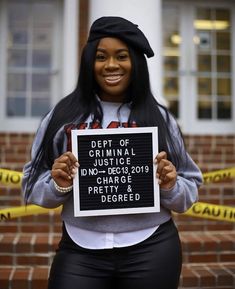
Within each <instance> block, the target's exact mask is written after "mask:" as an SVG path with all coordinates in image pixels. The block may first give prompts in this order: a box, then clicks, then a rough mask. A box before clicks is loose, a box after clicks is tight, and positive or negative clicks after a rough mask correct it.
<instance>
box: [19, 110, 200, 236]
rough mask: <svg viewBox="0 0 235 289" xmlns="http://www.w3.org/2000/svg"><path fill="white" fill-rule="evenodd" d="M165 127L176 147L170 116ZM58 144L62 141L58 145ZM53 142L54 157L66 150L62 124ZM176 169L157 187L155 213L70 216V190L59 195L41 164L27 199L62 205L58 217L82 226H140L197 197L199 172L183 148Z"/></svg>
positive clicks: (180, 209) (155, 221)
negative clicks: (168, 183)
mask: <svg viewBox="0 0 235 289" xmlns="http://www.w3.org/2000/svg"><path fill="white" fill-rule="evenodd" d="M50 115H51V113H50V114H49V115H48V116H47V117H46V118H45V119H44V120H43V121H42V123H41V125H40V127H39V129H38V131H37V134H36V137H35V140H34V143H33V146H32V156H31V158H32V160H33V159H34V158H35V154H36V151H37V149H38V146H39V144H40V142H41V140H42V138H43V136H44V133H45V129H46V127H47V124H48V122H49V119H50ZM169 128H170V131H171V133H172V136H173V138H174V139H175V140H176V141H175V144H176V145H177V146H178V148H179V147H180V145H181V144H182V138H181V136H180V133H179V130H178V127H177V124H176V122H175V120H174V119H173V118H172V117H171V118H170V123H169ZM61 144H63V145H62V146H61ZM53 145H54V152H55V155H54V158H57V157H58V156H60V155H61V153H63V152H65V151H66V150H67V138H66V136H65V131H64V127H62V128H61V129H60V130H59V131H58V132H57V134H56V136H55V138H54V144H53ZM61 147H62V152H61ZM31 164H32V161H30V162H28V163H27V164H26V165H25V167H24V176H23V181H22V187H23V190H24V188H25V184H26V179H27V177H28V174H29V171H30V168H31ZM177 173H178V176H177V181H176V184H175V186H174V187H173V188H172V189H170V190H163V189H161V190H160V204H161V210H160V212H159V213H143V214H130V215H112V216H93V217H74V208H73V193H72V192H69V193H67V194H64V195H62V194H61V193H59V192H58V191H57V190H56V189H55V187H54V184H53V180H52V178H51V171H50V169H49V168H48V169H47V168H45V169H44V171H43V172H42V173H41V175H40V176H39V177H38V180H37V182H36V183H35V185H34V188H33V190H32V193H31V195H30V197H29V200H28V201H29V203H32V204H36V205H39V206H42V207H46V208H56V207H58V206H60V205H63V209H62V220H64V221H66V222H67V223H69V224H72V225H74V226H78V227H80V228H83V229H87V230H93V231H100V232H113V233H117V232H128V231H135V230H141V229H144V228H148V227H154V226H157V225H159V224H162V223H164V222H166V221H168V220H169V219H170V218H171V211H174V212H177V213H182V212H185V211H186V210H187V209H189V208H190V207H191V206H192V204H193V203H195V202H196V201H197V200H198V187H199V185H200V184H201V183H202V174H201V172H200V170H199V168H198V167H197V165H196V164H195V163H194V162H193V160H192V159H191V157H190V156H189V155H188V153H187V152H184V151H183V152H182V153H181V162H180V167H179V169H178V172H177Z"/></svg>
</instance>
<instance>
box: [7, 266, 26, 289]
mask: <svg viewBox="0 0 235 289" xmlns="http://www.w3.org/2000/svg"><path fill="white" fill-rule="evenodd" d="M29 274H30V269H29V268H24V269H22V268H16V270H15V272H14V275H13V278H12V281H11V289H27V288H28V286H29Z"/></svg>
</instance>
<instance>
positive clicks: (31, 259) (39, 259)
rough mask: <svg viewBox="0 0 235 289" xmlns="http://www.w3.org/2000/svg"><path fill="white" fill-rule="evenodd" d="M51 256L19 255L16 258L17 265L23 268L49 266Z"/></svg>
mask: <svg viewBox="0 0 235 289" xmlns="http://www.w3.org/2000/svg"><path fill="white" fill-rule="evenodd" d="M49 258H50V256H49V255H39V254H38V255H35V254H34V255H27V256H26V255H23V256H21V255H18V256H16V263H17V265H21V266H29V265H30V266H31V265H34V266H37V265H48V264H49Z"/></svg>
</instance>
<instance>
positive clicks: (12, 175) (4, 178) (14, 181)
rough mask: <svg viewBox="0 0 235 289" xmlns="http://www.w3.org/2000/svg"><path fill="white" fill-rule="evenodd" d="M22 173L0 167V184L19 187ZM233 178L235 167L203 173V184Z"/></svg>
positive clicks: (234, 176)
mask: <svg viewBox="0 0 235 289" xmlns="http://www.w3.org/2000/svg"><path fill="white" fill-rule="evenodd" d="M22 176H23V173H21V172H17V171H10V170H6V169H0V184H1V185H7V186H10V187H17V188H20V186H21V180H22ZM232 178H235V168H228V169H224V170H218V171H213V172H209V173H204V174H203V181H204V184H208V183H217V182H220V181H223V180H231V179H232Z"/></svg>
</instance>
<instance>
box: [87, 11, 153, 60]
mask: <svg viewBox="0 0 235 289" xmlns="http://www.w3.org/2000/svg"><path fill="white" fill-rule="evenodd" d="M104 37H116V38H119V39H121V40H122V41H124V42H125V43H126V44H127V45H130V46H132V47H134V48H136V49H138V50H139V51H141V52H142V53H144V54H146V55H147V57H152V56H154V52H153V50H152V48H151V47H150V45H149V42H148V40H147V38H146V37H145V35H144V33H143V32H142V31H141V30H140V29H139V28H138V25H136V24H133V23H132V22H130V21H128V20H126V19H124V18H122V17H116V16H105V17H101V18H99V19H97V20H95V21H94V22H93V24H92V25H91V28H90V33H89V36H88V40H87V41H88V42H91V41H94V40H97V39H101V38H104Z"/></svg>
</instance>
